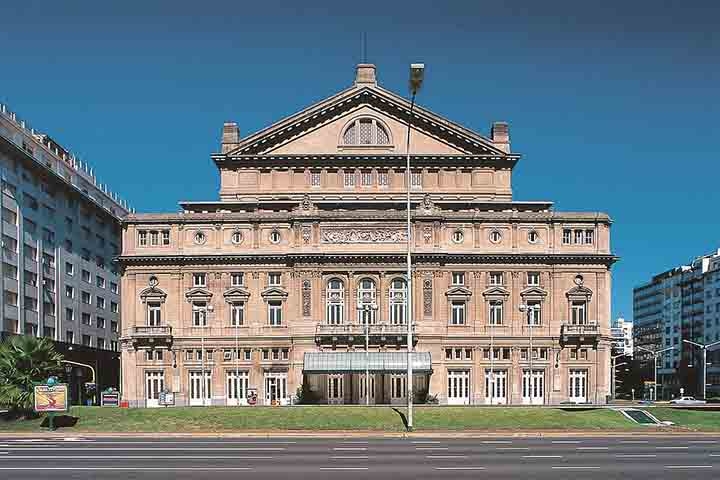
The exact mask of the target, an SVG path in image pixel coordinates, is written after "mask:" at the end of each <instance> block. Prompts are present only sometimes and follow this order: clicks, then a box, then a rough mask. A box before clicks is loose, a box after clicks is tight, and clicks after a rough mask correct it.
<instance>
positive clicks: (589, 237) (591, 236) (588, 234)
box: [585, 230, 595, 245]
mask: <svg viewBox="0 0 720 480" xmlns="http://www.w3.org/2000/svg"><path fill="white" fill-rule="evenodd" d="M594 241H595V231H594V230H585V243H586V244H587V245H592V244H593V242H594Z"/></svg>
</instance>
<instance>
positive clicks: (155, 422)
mask: <svg viewBox="0 0 720 480" xmlns="http://www.w3.org/2000/svg"><path fill="white" fill-rule="evenodd" d="M398 411H399V412H402V413H403V414H404V412H405V409H404V408H402V407H401V408H399V409H398ZM398 411H395V410H394V409H392V408H390V407H343V406H302V407H289V408H288V407H274V408H273V407H248V408H232V407H209V408H189V407H175V408H166V409H164V408H160V409H144V408H139V409H119V408H100V407H73V408H72V410H71V412H70V415H72V416H75V417H78V419H79V420H78V422H77V425H76V426H75V427H72V428H70V427H68V428H63V429H62V431H66V432H138V433H141V432H145V433H150V432H177V433H191V432H203V433H212V432H242V431H263V432H264V431H280V430H297V431H303V430H304V431H331V430H336V431H343V430H344V431H377V432H381V431H382V432H402V431H404V424H403V419H402V417H401V415H400V414H399V413H398ZM650 411H651V412H652V413H653V414H655V416H657V417H658V418H659V419H660V420H670V421H672V422H674V423H675V424H676V425H677V427H678V428H680V429H690V430H710V431H718V430H720V412H700V411H689V410H677V409H669V408H654V409H650ZM40 422H41V419H35V420H29V421H13V422H5V421H0V433H2V432H11V431H14V432H23V431H24V432H31V431H40ZM414 423H415V429H416V430H418V431H423V430H447V431H460V430H518V431H534V430H556V431H572V430H585V431H587V430H598V431H599V430H616V431H617V430H619V431H627V430H634V431H653V429H652V428H649V427H643V426H639V425H636V424H633V423H631V422H630V421H629V420H627V419H625V417H623V416H622V415H621V414H620V413H618V412H615V411H612V410H605V409H596V410H582V409H580V410H562V409H556V408H522V407H513V408H502V407H493V408H478V407H417V408H416V409H415V422H414Z"/></svg>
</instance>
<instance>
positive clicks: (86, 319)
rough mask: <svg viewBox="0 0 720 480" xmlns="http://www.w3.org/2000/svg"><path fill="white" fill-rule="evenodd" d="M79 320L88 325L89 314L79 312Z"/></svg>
mask: <svg viewBox="0 0 720 480" xmlns="http://www.w3.org/2000/svg"><path fill="white" fill-rule="evenodd" d="M81 321H82V324H83V325H90V323H91V321H90V314H89V313H82V314H81Z"/></svg>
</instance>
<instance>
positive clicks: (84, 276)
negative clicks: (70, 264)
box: [81, 270, 92, 283]
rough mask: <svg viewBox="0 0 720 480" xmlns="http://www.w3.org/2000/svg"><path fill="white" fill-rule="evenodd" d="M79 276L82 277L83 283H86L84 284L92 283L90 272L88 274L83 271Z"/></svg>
mask: <svg viewBox="0 0 720 480" xmlns="http://www.w3.org/2000/svg"><path fill="white" fill-rule="evenodd" d="M81 275H82V281H83V282H86V283H91V282H92V276H91V275H90V272H88V271H87V270H83V271H82V273H81Z"/></svg>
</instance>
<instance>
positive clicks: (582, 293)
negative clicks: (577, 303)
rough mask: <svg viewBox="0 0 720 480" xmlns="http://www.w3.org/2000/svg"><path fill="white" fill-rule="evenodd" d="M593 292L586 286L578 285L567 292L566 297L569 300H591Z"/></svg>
mask: <svg viewBox="0 0 720 480" xmlns="http://www.w3.org/2000/svg"><path fill="white" fill-rule="evenodd" d="M592 294H593V291H592V290H590V289H589V288H588V287H586V286H584V285H578V286H577V287H574V288H571V289H570V290H568V291H567V292H565V296H566V297H567V298H568V300H573V299H574V300H590V298H591V297H592Z"/></svg>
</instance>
